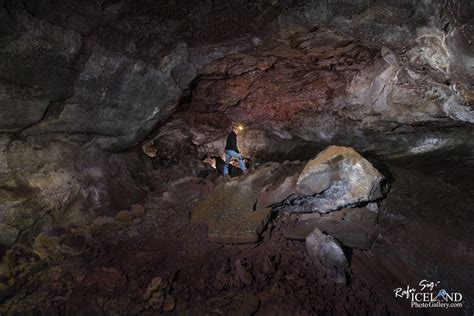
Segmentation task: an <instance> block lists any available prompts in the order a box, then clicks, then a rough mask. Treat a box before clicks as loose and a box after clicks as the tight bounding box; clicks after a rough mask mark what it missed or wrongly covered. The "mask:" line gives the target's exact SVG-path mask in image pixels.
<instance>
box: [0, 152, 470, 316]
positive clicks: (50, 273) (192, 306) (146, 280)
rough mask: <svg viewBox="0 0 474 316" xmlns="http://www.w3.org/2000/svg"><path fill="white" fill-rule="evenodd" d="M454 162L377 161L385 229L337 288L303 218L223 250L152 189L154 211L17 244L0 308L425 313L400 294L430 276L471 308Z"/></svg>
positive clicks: (182, 204) (465, 227)
mask: <svg viewBox="0 0 474 316" xmlns="http://www.w3.org/2000/svg"><path fill="white" fill-rule="evenodd" d="M446 157H448V155H446ZM449 157H450V159H443V158H440V156H431V157H430V156H428V157H423V158H405V159H397V160H391V161H389V162H387V163H386V164H385V165H384V166H382V167H381V166H380V165H379V166H378V167H379V169H380V170H382V171H383V172H384V173H385V175H386V176H387V175H388V176H389V179H390V181H391V188H390V192H389V193H388V194H387V196H386V198H385V199H384V200H383V201H382V202H381V210H380V216H379V224H380V229H381V230H380V234H379V236H378V239H377V241H376V243H375V245H374V246H373V247H372V249H371V250H369V251H359V250H353V251H350V250H348V251H349V253H348V257H349V260H350V267H349V269H348V270H347V274H346V277H347V280H348V281H347V284H337V283H335V282H334V281H333V279H332V278H331V277H329V276H328V275H327V273H326V272H325V270H324V269H320V267H319V266H317V265H315V264H314V263H313V262H312V261H311V258H310V257H309V256H308V254H307V253H306V251H305V244H304V241H303V242H302V241H295V240H288V239H286V238H285V237H284V231H285V228H287V227H288V225H290V224H291V223H293V222H295V220H296V218H297V215H295V214H283V213H282V214H273V215H272V220H271V221H270V222H269V224H268V225H267V227H266V228H265V230H264V232H263V233H262V235H261V237H260V241H259V242H258V243H256V244H244V245H223V244H217V243H212V242H209V241H208V238H207V227H206V225H204V224H196V223H191V222H190V205H192V203H193V199H192V198H191V200H189V198H186V197H180V198H179V199H177V200H175V201H173V200H171V201H170V200H169V199H168V201H164V200H163V194H162V192H160V191H155V192H150V193H149V195H148V197H147V199H146V202H145V203H144V206H145V208H146V212H145V213H143V208H141V207H139V206H135V207H134V208H132V211H133V212H134V213H133V214H135V215H134V216H129V217H127V216H126V214H125V215H124V214H122V217H120V216H118V217H117V218H116V219H115V220H113V221H110V220H103V221H102V222H101V221H100V220H97V221H95V222H94V224H93V225H90V226H86V227H72V228H71V229H70V230H69V231H68V232H65V231H64V232H52V236H51V237H49V238H47V237H45V238H44V240H43V241H42V243H40V244H39V245H36V246H35V247H36V252H37V253H42V251H43V254H44V255H43V257H44V258H43V259H39V258H38V257H37V256H34V255H32V254H31V253H30V254H29V253H27V252H24V253H23V254H22V253H21V252H22V249H20V248H18V249H15V255H13V254H12V253H10V254H11V255H10V256H8V254H7V255H6V257H7V259H8V260H9V264H11V265H12V266H15V268H14V269H13V274H14V278H12V279H11V280H13V281H10V283H9V284H8V285H9V287H8V288H7V289H8V290H7V291H6V292H3V293H4V295H3V297H2V301H3V303H1V305H0V311H1V312H2V313H5V312H6V313H8V312H9V311H10V312H12V311H14V312H20V311H24V312H26V311H28V312H30V314H35V313H38V314H39V313H44V314H67V315H74V314H77V315H79V314H80V315H86V314H87V315H93V314H117V315H118V314H130V313H133V314H136V313H143V314H145V315H147V314H150V315H151V314H153V315H155V314H156V313H171V314H173V313H174V314H208V315H222V314H225V315H227V314H235V315H252V314H255V315H271V314H280V315H285V314H299V315H300V314H301V315H304V314H314V313H316V314H323V315H325V314H328V315H329V314H335V315H344V314H347V315H349V314H377V315H384V314H385V315H386V314H401V313H403V314H405V313H416V312H421V311H416V310H412V309H410V308H409V307H408V305H403V302H401V301H400V300H396V299H395V298H394V296H393V289H394V288H396V287H401V286H404V285H407V284H412V285H414V284H417V283H418V282H419V280H421V279H429V278H432V279H433V280H440V281H441V282H442V283H444V284H445V285H446V286H447V287H449V288H452V289H453V290H454V289H456V290H458V291H461V292H462V293H463V295H464V296H465V297H466V298H467V301H465V303H466V304H467V309H466V311H469V310H470V308H472V307H471V305H469V304H472V301H469V298H472V297H473V294H474V292H473V291H472V287H470V281H469V280H472V279H473V276H474V274H473V270H472V267H473V266H474V264H473V263H474V261H473V260H474V251H473V249H472V245H471V244H470V241H472V239H473V238H472V237H473V230H472V224H471V223H472V221H471V220H470V218H469V213H470V211H471V209H472V207H471V205H470V203H469V202H470V201H473V200H474V185H473V183H472V181H470V179H469V178H468V177H466V175H469V174H473V172H474V163H473V161H472V160H465V159H464V160H463V159H462V158H459V157H456V156H454V155H449ZM217 181H225V180H224V179H222V178H220V179H218V180H217ZM165 196H166V194H165ZM191 196H192V194H191ZM414 210H416V212H415V211H414ZM128 214H130V213H128ZM441 229H442V234H441V233H440V232H441ZM55 236H58V237H55ZM58 240H60V242H58ZM59 244H60V245H61V246H59ZM66 245H67V246H66ZM41 250H42V251H41ZM25 251H26V250H25ZM3 290H5V288H4V289H3ZM5 293H6V294H5ZM423 312H424V313H431V312H436V311H429V310H424V311H423ZM452 312H454V313H455V314H456V313H457V311H452Z"/></svg>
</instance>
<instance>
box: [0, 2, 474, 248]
mask: <svg viewBox="0 0 474 316" xmlns="http://www.w3.org/2000/svg"><path fill="white" fill-rule="evenodd" d="M390 3H391V1H376V2H373V1H362V0H360V1H350V2H347V1H290V0H285V1H243V0H232V1H225V2H217V1H209V0H202V1H195V2H193V4H192V5H190V4H189V3H188V2H187V1H184V0H174V1H171V0H170V1H159V2H157V1H147V0H140V1H128V0H118V1H117V0H114V1H105V0H88V1H79V0H67V1H59V0H42V1H33V0H24V1H12V0H0V108H1V112H0V179H1V181H0V196H1V199H0V218H1V221H0V225H1V226H2V227H1V229H0V231H1V233H0V244H1V245H7V246H10V245H12V244H14V243H15V242H17V241H18V240H24V241H25V242H28V238H29V237H31V236H34V235H35V234H36V233H37V232H39V231H41V230H43V229H50V228H62V229H63V228H65V227H67V226H68V225H72V224H80V223H83V222H86V221H90V220H92V219H93V218H94V217H95V216H98V215H100V214H103V213H104V212H117V211H119V210H121V209H122V208H124V207H126V206H127V205H129V204H130V203H133V202H135V201H137V200H140V198H141V197H142V196H143V195H144V194H145V192H146V190H147V188H148V187H149V183H148V182H149V180H150V179H149V177H148V174H147V170H150V169H151V163H150V161H149V160H148V158H147V157H145V156H144V155H143V154H142V153H141V152H140V150H139V148H137V145H138V144H139V143H140V142H141V141H143V140H144V139H145V138H147V136H148V135H150V133H152V132H153V131H156V129H157V128H158V127H160V126H162V125H163V124H165V123H167V124H166V125H164V126H163V127H162V128H161V129H159V131H158V132H156V133H152V134H151V136H148V137H149V138H154V136H156V135H158V137H157V138H156V141H155V144H156V145H157V147H158V151H159V152H162V153H165V152H169V153H170V155H169V157H164V156H162V157H163V158H166V159H168V158H170V159H171V158H173V155H174V158H176V155H178V159H179V158H180V157H179V156H182V153H179V152H177V151H176V148H184V147H189V150H188V152H189V153H191V154H192V155H196V153H197V155H199V154H203V153H213V152H214V153H216V154H217V153H218V152H219V151H220V150H221V147H222V142H223V140H224V138H225V133H226V132H227V130H226V128H227V126H228V124H229V123H230V122H232V121H235V120H238V121H242V122H244V123H246V124H247V125H248V127H249V130H248V132H247V134H246V137H247V138H246V139H248V142H247V144H248V145H247V147H246V149H247V150H248V151H249V154H255V153H258V155H259V156H260V157H261V158H262V159H267V160H268V159H272V158H274V157H275V156H278V155H279V156H280V157H281V158H282V159H284V158H295V157H300V158H301V157H303V156H302V155H303V154H304V153H306V154H307V153H308V150H307V149H308V148H309V149H310V150H313V151H314V150H316V149H317V148H318V146H321V145H322V144H324V143H328V142H339V143H341V142H346V143H348V144H353V145H356V146H358V147H361V148H365V149H371V148H372V149H374V150H381V149H382V148H383V146H385V147H387V146H388V147H390V148H392V147H394V146H400V144H402V143H401V142H400V137H399V135H398V134H396V135H393V134H390V133H388V132H389V131H393V130H401V131H404V133H403V135H402V136H401V137H402V138H406V139H411V140H409V141H407V144H408V145H407V146H406V147H407V148H412V147H410V146H411V145H412V143H413V142H421V145H420V146H422V147H423V146H425V147H426V146H427V148H428V150H430V149H432V148H433V146H431V145H430V143H429V138H420V136H419V135H420V134H417V133H418V132H419V131H420V128H421V129H426V130H427V131H428V132H427V133H434V132H435V131H436V130H437V129H439V128H440V126H441V127H444V126H447V127H450V129H447V130H449V131H454V132H452V133H451V134H453V135H460V134H459V130H460V129H459V128H458V127H459V126H461V125H462V124H465V123H472V122H473V114H472V110H471V108H470V105H472V100H473V97H472V91H473V87H472V83H473V82H474V81H473V80H472V79H473V78H472V77H473V71H472V67H473V62H472V60H473V59H472V58H473V56H472V51H473V50H472V46H471V45H472V41H471V39H472V37H473V20H472V16H473V14H472V13H473V6H472V3H470V2H469V1H466V2H465V3H461V2H457V1H423V2H420V1H406V2H405V1H403V2H400V3H398V4H396V6H391V7H387V5H388V4H390ZM387 8H388V10H387ZM226 56H227V57H226ZM196 78H198V79H196ZM272 78H273V79H272ZM193 80H194V81H193ZM405 81H406V83H405ZM192 82H193V84H191V83H192ZM404 85H406V86H404ZM417 89H420V90H419V91H418V90H417ZM414 91H417V92H414ZM423 96H424V98H423ZM426 98H428V99H426ZM182 100H191V103H190V104H188V105H187V108H188V109H189V110H188V111H184V112H180V113H177V114H176V115H174V116H172V118H171V119H170V117H171V115H172V114H173V113H174V112H175V111H176V109H177V107H178V104H180V103H183V101H182ZM404 100H405V101H404ZM402 101H403V102H402ZM432 101H433V102H432ZM288 104H291V105H292V108H291V109H288ZM216 113H217V114H216ZM216 116H217V117H218V118H216ZM420 122H422V123H423V124H422V125H423V126H421V127H420V128H418V127H417V126H416V125H417V124H418V123H420ZM183 124H184V125H183ZM430 124H435V125H430ZM436 124H438V125H436ZM182 126H186V128H185V129H183V128H182ZM414 129H415V130H416V132H417V133H412V131H413V130H414ZM462 131H463V132H462V133H464V134H466V135H467V136H469V137H470V136H472V134H470V132H469V131H467V132H466V131H465V129H462ZM382 132H383V133H386V134H385V135H384V134H382ZM438 133H440V134H442V135H448V134H446V133H443V132H438ZM462 133H461V134H462ZM464 134H462V135H464ZM176 135H181V136H180V137H177V136H176ZM354 135H355V136H357V137H354ZM381 135H384V136H383V137H382V136H381ZM427 135H428V134H427ZM429 135H431V134H429ZM467 136H466V137H464V138H462V139H461V141H464V140H465V139H467ZM166 137H167V139H166ZM443 137H445V136H443ZM449 137H451V136H449ZM449 137H448V139H447V140H446V143H448V144H451V145H452V146H455V145H459V142H456V141H455V140H453V139H452V138H453V137H451V138H449ZM392 138H393V140H392ZM438 138H439V137H438ZM438 138H435V141H434V142H435V143H436V141H437V140H436V139H438ZM471 138H472V137H471ZM387 139H388V140H389V142H387V141H386V140H387ZM426 139H428V143H427V145H426V144H425V143H423V142H424V141H425V142H426ZM390 141H391V142H390ZM177 143H179V144H178V145H179V146H177ZM244 143H245V142H244ZM387 143H388V145H387ZM374 144H375V145H374ZM443 144H444V143H443ZM371 146H372V147H371ZM430 146H431V147H430ZM435 147H436V146H434V148H435ZM269 148H271V150H269ZM390 148H389V149H390ZM186 159H187V158H186Z"/></svg>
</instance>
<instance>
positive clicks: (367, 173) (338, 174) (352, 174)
mask: <svg viewBox="0 0 474 316" xmlns="http://www.w3.org/2000/svg"><path fill="white" fill-rule="evenodd" d="M383 178H384V177H383V176H382V174H380V172H378V170H377V169H375V167H374V166H372V164H371V163H370V162H369V161H367V160H366V159H365V158H364V157H362V156H361V155H360V154H358V153H357V152H356V151H355V150H354V149H352V148H348V147H341V146H330V147H328V148H327V149H325V150H324V151H322V152H321V153H319V154H318V155H317V156H316V157H315V158H314V159H313V160H310V161H309V162H308V163H307V164H306V166H305V167H304V169H303V171H302V172H301V173H300V174H299V176H298V178H297V180H296V187H295V194H293V195H290V196H289V197H288V198H287V199H286V200H284V201H283V202H282V203H281V205H280V206H279V208H280V209H281V210H284V211H287V212H320V213H327V212H331V211H334V210H337V209H339V208H341V207H345V206H354V205H357V204H359V203H365V202H369V201H374V200H376V199H378V198H380V197H382V192H381V181H382V180H383ZM275 192H279V190H278V189H275ZM285 192H286V191H285ZM286 194H288V192H286ZM280 196H281V195H280Z"/></svg>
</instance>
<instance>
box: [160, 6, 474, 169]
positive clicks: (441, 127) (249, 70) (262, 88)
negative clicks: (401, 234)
mask: <svg viewBox="0 0 474 316" xmlns="http://www.w3.org/2000/svg"><path fill="white" fill-rule="evenodd" d="M405 4H406V6H400V7H394V6H391V5H387V4H383V3H379V4H375V5H373V6H371V7H368V8H365V9H362V10H361V11H360V12H358V13H357V14H353V15H351V16H350V17H347V16H344V15H333V17H332V19H330V21H329V22H328V23H322V22H321V23H320V25H317V26H316V27H315V25H312V24H310V23H309V22H308V21H307V20H304V19H303V20H302V21H299V22H295V23H299V24H297V25H299V27H297V28H296V30H297V31H295V32H293V33H291V32H290V33H285V34H284V36H285V37H280V38H278V39H275V38H272V39H269V40H267V41H265V42H262V43H261V44H260V45H259V46H258V47H257V48H256V49H254V50H249V51H246V52H245V53H239V54H233V55H229V56H226V57H225V58H222V59H219V60H217V61H214V62H212V63H211V64H209V65H207V66H206V67H204V68H203V69H202V70H201V71H200V73H199V81H198V83H197V84H196V87H195V88H194V90H193V95H192V96H193V98H192V101H191V102H190V104H187V105H186V108H187V111H186V112H185V113H179V114H177V115H175V116H173V118H172V122H170V123H168V124H167V125H165V126H164V127H162V129H161V136H160V135H158V137H157V138H156V139H155V143H156V144H157V147H158V148H159V147H160V146H162V147H163V146H165V147H166V146H167V144H171V145H172V147H173V146H174V144H173V143H172V142H170V141H169V140H167V141H165V142H163V141H162V140H163V139H165V138H166V137H167V135H170V134H172V133H180V134H181V135H184V134H187V135H188V137H187V138H188V140H187V141H188V143H192V144H195V145H196V149H197V150H198V151H199V152H200V154H201V155H204V154H206V153H209V154H212V155H221V154H222V151H223V149H222V148H223V147H224V142H225V137H226V134H227V133H228V132H229V126H230V125H231V124H232V122H240V123H243V124H244V126H245V127H246V131H245V132H244V133H243V135H241V137H240V144H241V145H240V146H241V149H242V151H243V153H244V155H246V156H250V157H254V158H255V157H271V160H284V159H294V158H295V156H297V155H298V154H300V155H301V152H305V151H308V152H313V153H314V151H315V150H317V149H318V148H321V147H322V146H325V145H328V144H334V143H335V144H340V145H345V146H352V147H355V148H357V149H358V150H361V151H371V152H374V153H376V154H377V155H387V156H395V155H398V156H399V155H411V154H419V153H425V152H429V151H448V150H453V149H456V148H459V147H465V148H467V149H468V151H472V148H473V141H472V136H473V129H472V125H471V124H472V122H473V119H474V111H473V110H472V99H471V98H470V93H471V92H472V91H473V86H472V83H471V82H472V74H473V73H474V72H473V71H472V63H471V62H470V61H469V60H472V58H473V50H472V44H469V41H470V40H469V38H471V37H472V34H471V33H469V31H467V30H469V29H470V28H472V19H471V20H469V19H470V18H469V14H465V13H463V17H460V16H457V17H456V18H454V17H453V16H452V15H454V14H457V13H455V12H458V11H459V10H463V12H466V11H469V10H471V12H472V6H469V5H468V3H466V6H465V7H462V9H461V7H460V6H458V5H457V4H456V5H455V4H454V3H451V2H432V3H425V4H423V5H422V4H420V3H418V4H417V5H410V4H409V3H408V2H407V3H405ZM424 5H426V6H424ZM458 13H460V12H458ZM450 15H451V17H450ZM308 23H309V25H312V26H313V28H312V29H311V27H309V26H308ZM453 23H463V24H457V25H458V26H457V27H455V26H454V24H453ZM461 30H462V31H461ZM459 32H463V38H464V39H463V43H464V44H463V45H467V46H469V47H471V49H470V50H469V49H458V44H454V38H458V37H459V34H458V33H459ZM463 45H461V46H463ZM459 48H460V47H459ZM173 121H174V122H173ZM178 130H179V131H178ZM256 135H258V137H256ZM181 139H183V137H182V138H181ZM176 141H179V140H176ZM275 144H278V145H275ZM296 147H297V148H298V149H296ZM296 153H298V154H296ZM267 159H268V158H267Z"/></svg>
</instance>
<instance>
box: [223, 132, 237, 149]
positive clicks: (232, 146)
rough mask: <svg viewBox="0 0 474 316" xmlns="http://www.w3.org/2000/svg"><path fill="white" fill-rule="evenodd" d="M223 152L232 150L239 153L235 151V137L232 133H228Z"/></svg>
mask: <svg viewBox="0 0 474 316" xmlns="http://www.w3.org/2000/svg"><path fill="white" fill-rule="evenodd" d="M225 150H233V151H235V152H236V153H238V152H239V150H238V149H237V135H236V134H235V133H234V131H232V132H230V133H229V136H227V143H226V144H225Z"/></svg>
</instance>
